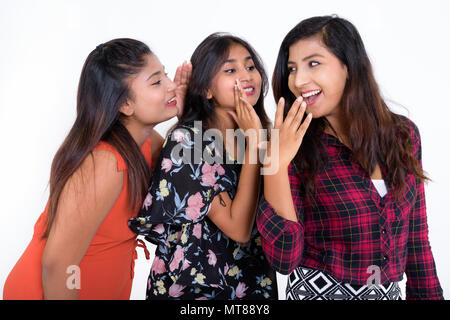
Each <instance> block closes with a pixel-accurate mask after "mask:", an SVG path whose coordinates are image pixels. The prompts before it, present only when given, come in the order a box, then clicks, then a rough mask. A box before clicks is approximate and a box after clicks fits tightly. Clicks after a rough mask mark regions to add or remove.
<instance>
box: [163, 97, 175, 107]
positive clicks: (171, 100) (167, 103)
mask: <svg viewBox="0 0 450 320" xmlns="http://www.w3.org/2000/svg"><path fill="white" fill-rule="evenodd" d="M166 105H167V106H169V107H173V106H176V105H177V97H176V96H175V97H173V98H172V99H170V100H169V101H167V102H166Z"/></svg>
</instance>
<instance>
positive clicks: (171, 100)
mask: <svg viewBox="0 0 450 320" xmlns="http://www.w3.org/2000/svg"><path fill="white" fill-rule="evenodd" d="M176 98H177V97H173V98H172V99H170V100H169V101H167V104H169V103H171V102H173V101H175V99H176Z"/></svg>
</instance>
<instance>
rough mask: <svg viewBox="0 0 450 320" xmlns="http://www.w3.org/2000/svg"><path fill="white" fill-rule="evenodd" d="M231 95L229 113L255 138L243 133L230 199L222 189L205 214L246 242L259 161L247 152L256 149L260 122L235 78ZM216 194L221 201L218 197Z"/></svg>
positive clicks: (256, 192)
mask: <svg viewBox="0 0 450 320" xmlns="http://www.w3.org/2000/svg"><path fill="white" fill-rule="evenodd" d="M234 99H235V105H236V112H232V111H230V112H229V113H230V115H231V116H232V117H233V119H234V120H235V122H236V123H237V124H238V126H239V128H241V129H242V130H243V131H244V132H247V131H248V130H249V133H250V134H251V133H252V132H251V131H256V135H255V137H256V141H252V140H251V139H250V137H249V136H246V139H247V147H246V149H245V159H244V164H243V165H242V169H241V174H240V176H239V184H238V187H237V191H236V196H235V197H234V199H233V201H232V200H231V199H230V197H229V196H228V194H227V193H226V192H222V193H221V194H220V196H216V197H215V198H214V200H213V202H212V205H211V209H210V211H209V212H208V217H209V218H210V219H211V221H212V222H214V224H215V225H216V226H217V227H218V228H219V229H221V230H222V231H223V232H224V233H225V234H226V235H227V236H228V237H230V238H231V239H233V240H235V241H237V242H247V241H249V240H250V235H251V231H252V228H253V223H254V221H255V214H256V204H257V200H258V195H259V183H260V177H259V176H260V175H259V170H260V165H259V163H258V162H257V163H256V164H252V163H251V162H250V155H251V154H257V153H258V149H257V146H258V142H259V132H258V130H259V129H261V128H262V125H261V121H260V119H259V117H258V115H257V114H256V112H255V110H254V109H253V106H252V105H251V104H250V103H248V102H247V101H246V100H245V99H244V98H243V91H242V88H241V87H240V85H239V82H238V81H237V83H236V86H235V91H234ZM220 197H221V198H222V199H223V201H220ZM221 202H222V203H221Z"/></svg>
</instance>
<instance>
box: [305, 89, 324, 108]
mask: <svg viewBox="0 0 450 320" xmlns="http://www.w3.org/2000/svg"><path fill="white" fill-rule="evenodd" d="M311 91H316V90H309V91H304V92H302V93H308V92H311ZM321 94H322V91H321V92H319V93H318V94H316V95H313V96H309V97H307V98H303V100H304V101H305V102H306V105H307V106H308V107H309V106H312V105H313V104H314V103H316V101H317V99H319V97H320V95H321Z"/></svg>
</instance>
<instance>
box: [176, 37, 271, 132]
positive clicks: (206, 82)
mask: <svg viewBox="0 0 450 320" xmlns="http://www.w3.org/2000/svg"><path fill="white" fill-rule="evenodd" d="M233 44H239V45H241V46H243V47H244V48H245V49H247V51H248V52H249V53H250V56H251V57H252V59H253V63H254V64H255V68H256V70H258V72H259V73H260V75H261V95H260V96H259V99H258V101H257V102H256V104H255V106H254V109H255V111H256V114H257V115H258V116H259V119H260V120H261V124H262V126H263V128H265V129H269V127H270V125H271V122H270V119H269V117H268V116H267V114H266V111H265V109H264V97H265V95H266V94H267V90H268V87H269V83H268V79H267V74H266V72H265V70H264V65H263V62H262V60H261V58H260V57H259V55H258V54H257V52H256V51H255V49H253V47H252V46H251V45H250V44H249V43H247V42H246V41H245V40H242V39H241V38H238V37H236V36H233V35H231V34H228V33H220V32H217V33H213V34H211V35H209V36H208V37H206V38H205V39H204V40H203V41H202V42H201V43H200V44H199V45H198V47H197V48H196V49H195V51H194V53H193V54H192V57H191V63H192V76H191V79H190V82H189V88H188V91H187V94H186V101H185V107H184V110H183V114H182V116H181V118H180V121H179V123H180V124H183V123H186V122H190V121H194V120H201V121H202V123H203V124H204V126H205V127H206V126H207V124H208V123H209V121H210V120H211V119H214V116H215V108H214V104H213V101H212V99H207V98H206V95H207V92H208V89H209V88H210V87H211V83H212V80H213V78H214V76H215V75H216V74H217V72H218V71H219V69H220V67H221V66H222V64H223V62H224V61H225V60H226V59H227V57H228V53H229V51H230V47H231V46H232V45H233Z"/></svg>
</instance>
